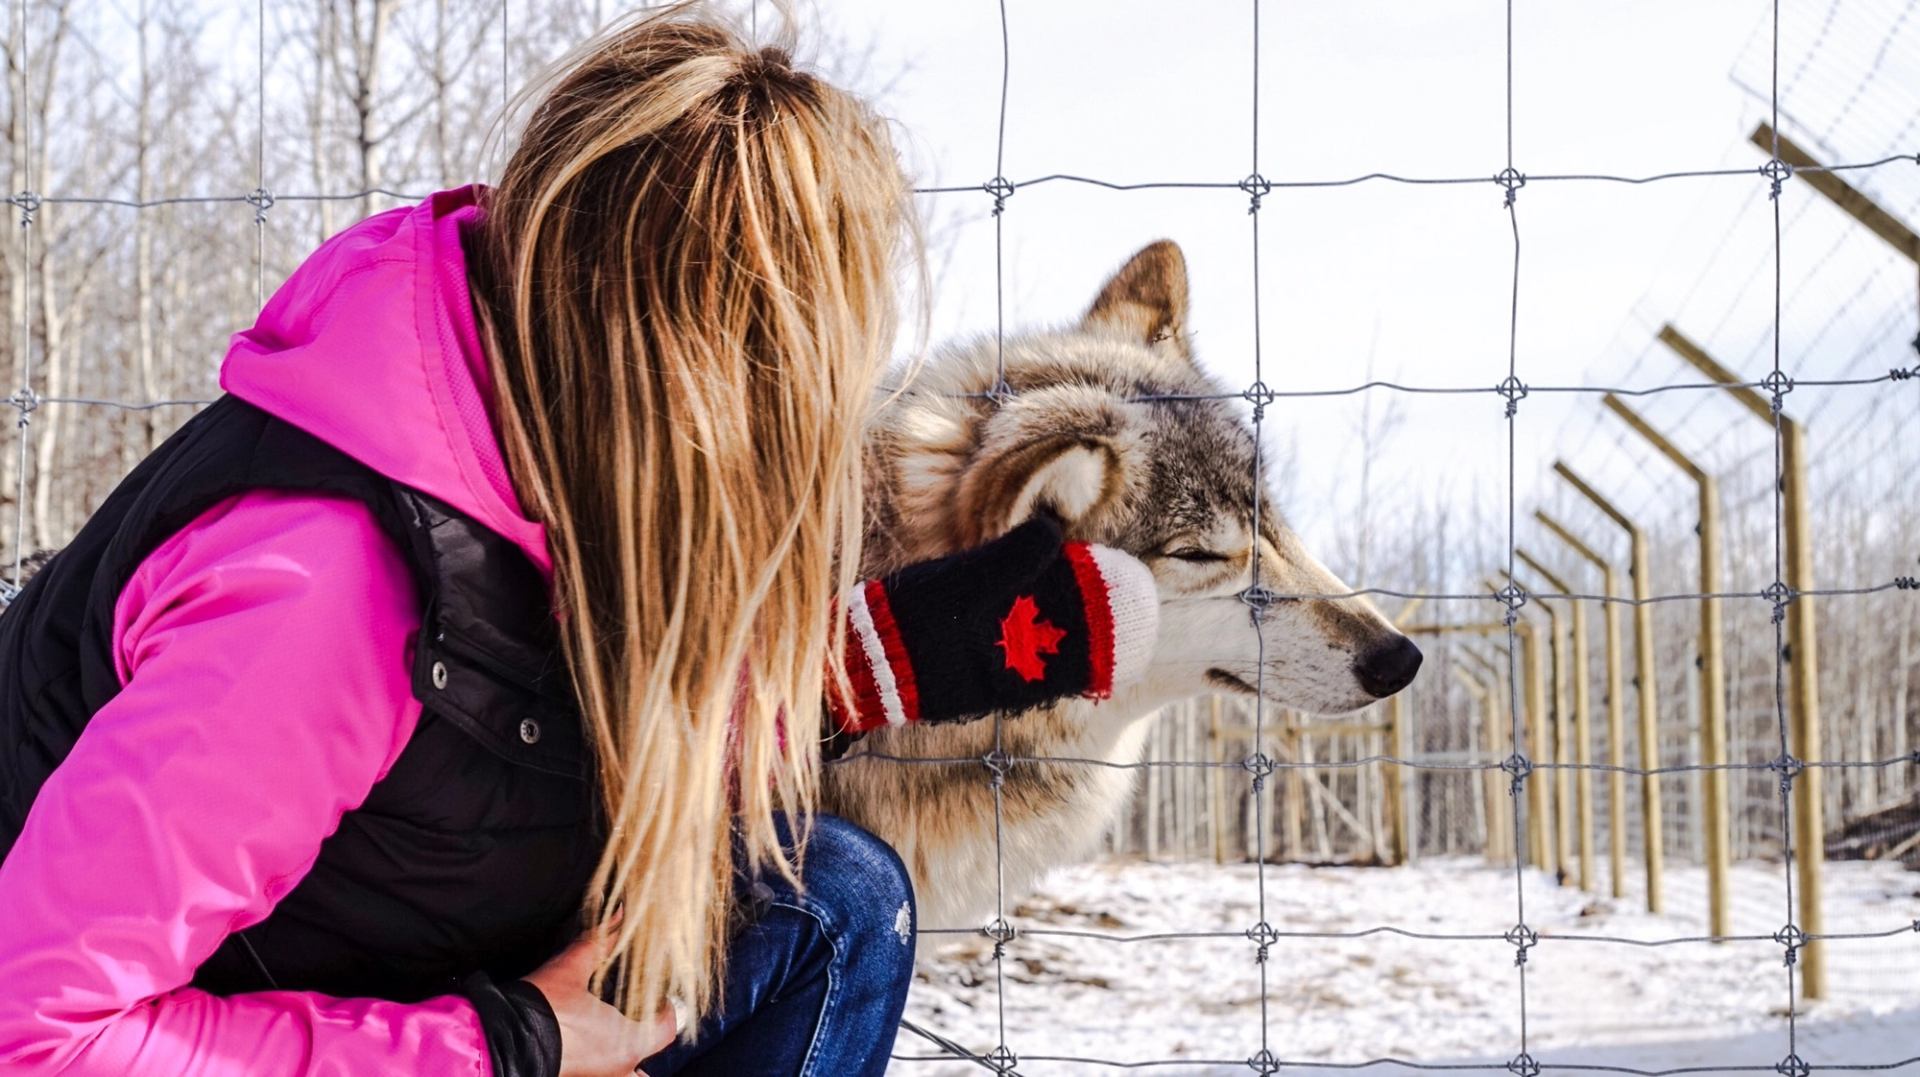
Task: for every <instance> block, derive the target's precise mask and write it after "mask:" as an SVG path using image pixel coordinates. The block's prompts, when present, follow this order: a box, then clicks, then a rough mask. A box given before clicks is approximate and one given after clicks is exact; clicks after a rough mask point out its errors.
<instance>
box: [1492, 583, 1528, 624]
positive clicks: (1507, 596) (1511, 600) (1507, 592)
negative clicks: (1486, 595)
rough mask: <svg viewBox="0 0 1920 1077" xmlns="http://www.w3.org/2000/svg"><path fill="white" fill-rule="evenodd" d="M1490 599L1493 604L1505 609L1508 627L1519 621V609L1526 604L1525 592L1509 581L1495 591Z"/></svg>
mask: <svg viewBox="0 0 1920 1077" xmlns="http://www.w3.org/2000/svg"><path fill="white" fill-rule="evenodd" d="M1490 597H1491V598H1492V599H1493V600H1494V601H1495V602H1498V603H1500V604H1501V605H1502V606H1505V607H1506V608H1507V617H1506V620H1507V624H1509V625H1511V624H1513V623H1514V622H1516V621H1518V620H1519V619H1520V607H1522V606H1524V605H1526V604H1527V592H1526V590H1525V589H1524V588H1522V587H1520V586H1519V585H1517V584H1515V583H1514V582H1513V581H1511V580H1509V581H1507V585H1506V586H1505V587H1502V588H1500V589H1499V590H1498V591H1495V592H1494V593H1493V594H1492V595H1491V596H1490Z"/></svg>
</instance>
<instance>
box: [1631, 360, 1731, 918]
mask: <svg viewBox="0 0 1920 1077" xmlns="http://www.w3.org/2000/svg"><path fill="white" fill-rule="evenodd" d="M1600 402H1601V403H1602V404H1604V405H1606V407H1607V408H1608V409H1609V410H1611V411H1612V412H1613V413H1614V414H1615V415H1618V416H1619V417H1620V418H1621V419H1622V420H1623V421H1624V422H1625V423H1626V424H1627V425H1628V426H1630V427H1632V428H1633V430H1634V432H1635V433H1637V434H1639V435H1640V436H1641V437H1643V438H1645V439H1646V440H1647V442H1648V444H1650V445H1652V446H1653V447H1654V448H1656V449H1658V450H1660V453H1661V455H1663V456H1665V457H1666V458H1667V459H1668V460H1671V461H1673V463H1674V465H1675V466H1676V467H1678V468H1680V470H1682V471H1684V472H1686V473H1687V476H1688V477H1689V478H1691V479H1692V480H1693V482H1694V487H1695V489H1696V490H1697V491H1698V493H1699V512H1700V522H1699V526H1698V527H1697V529H1696V530H1697V531H1698V534H1699V536H1700V593H1701V594H1702V595H1705V596H1707V597H1705V598H1702V599H1701V600H1700V653H1699V656H1698V658H1699V663H1700V677H1699V683H1700V744H1701V756H1702V759H1701V762H1702V763H1704V764H1705V765H1706V766H1707V768H1708V769H1707V772H1706V775H1705V781H1704V783H1703V784H1704V786H1705V792H1706V796H1705V799H1706V804H1705V805H1704V807H1705V810H1704V811H1703V812H1702V813H1701V814H1702V815H1703V816H1704V817H1705V820H1706V843H1705V844H1706V850H1705V852H1706V860H1707V922H1708V929H1709V932H1710V933H1711V934H1713V935H1716V936H1724V935H1728V934H1730V933H1731V932H1732V930H1733V914H1732V896H1731V894H1730V893H1729V892H1728V874H1729V872H1730V871H1731V870H1732V865H1731V860H1732V854H1731V850H1730V848H1729V846H1730V844H1731V835H1730V833H1729V829H1728V818H1727V772H1726V771H1725V770H1724V769H1721V768H1724V767H1725V766H1726V764H1727V669H1726V658H1725V652H1724V651H1723V650H1722V647H1721V618H1720V600H1719V599H1718V598H1715V597H1713V596H1714V595H1717V594H1718V593H1719V592H1720V486H1719V484H1718V483H1717V482H1715V481H1714V478H1713V476H1712V475H1709V474H1707V471H1706V469H1705V468H1703V467H1701V466H1700V465H1699V464H1697V463H1695V462H1694V460H1693V459H1692V458H1691V457H1689V456H1687V455H1686V454H1685V453H1683V452H1681V451H1680V449H1679V448H1678V447H1677V446H1676V445H1674V443H1673V442H1671V441H1669V440H1667V438H1666V436H1665V435H1663V434H1661V433H1660V432H1659V431H1658V430H1655V429H1654V428H1653V426H1652V425H1651V424H1649V423H1648V422H1647V421H1646V419H1644V418H1642V417H1641V416H1640V414H1639V413H1638V412H1636V411H1634V410H1633V409H1632V408H1630V407H1628V406H1627V405H1626V403H1625V402H1623V401H1622V400H1621V399H1620V398H1619V397H1617V396H1614V395H1613V394H1612V393H1608V394H1607V395H1606V396H1604V397H1602V398H1601V401H1600Z"/></svg>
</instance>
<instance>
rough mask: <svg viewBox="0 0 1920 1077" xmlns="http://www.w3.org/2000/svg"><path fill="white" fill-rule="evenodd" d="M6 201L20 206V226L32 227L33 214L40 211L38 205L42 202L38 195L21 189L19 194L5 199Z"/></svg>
mask: <svg viewBox="0 0 1920 1077" xmlns="http://www.w3.org/2000/svg"><path fill="white" fill-rule="evenodd" d="M7 201H9V202H11V203H13V204H14V205H16V206H18V207H20V227H22V228H30V227H32V226H33V215H34V214H35V213H38V212H40V206H41V204H42V202H41V198H40V196H39V195H37V194H35V193H33V192H32V191H21V192H20V193H19V194H16V195H14V196H13V197H12V198H9V199H7Z"/></svg>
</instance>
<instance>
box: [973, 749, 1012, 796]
mask: <svg viewBox="0 0 1920 1077" xmlns="http://www.w3.org/2000/svg"><path fill="white" fill-rule="evenodd" d="M980 765H981V766H983V767H985V768H987V784H988V785H991V786H993V787H994V788H995V789H998V788H1000V787H1001V786H1002V785H1004V784H1006V781H1007V771H1008V770H1009V769H1010V768H1011V767H1012V766H1013V757H1012V756H1010V755H1008V754H1007V753H1006V750H1005V749H1004V748H995V749H994V750H992V751H990V752H988V753H987V754H985V755H983V756H981V757H980Z"/></svg>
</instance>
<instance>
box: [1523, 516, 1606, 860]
mask: <svg viewBox="0 0 1920 1077" xmlns="http://www.w3.org/2000/svg"><path fill="white" fill-rule="evenodd" d="M1514 556H1516V557H1518V558H1520V560H1521V561H1523V562H1525V563H1526V564H1527V566H1528V567H1530V568H1532V569H1533V570H1534V571H1535V572H1538V573H1539V574H1540V577H1541V578H1542V579H1544V580H1546V581H1547V585H1548V586H1549V587H1552V588H1554V589H1555V590H1557V591H1559V592H1560V593H1561V594H1563V595H1570V594H1573V592H1574V588H1573V587H1571V586H1570V585H1569V584H1568V583H1567V581H1566V580H1565V579H1564V578H1562V577H1561V576H1559V575H1558V574H1556V573H1554V572H1553V571H1552V570H1550V569H1548V568H1547V566H1546V565H1544V564H1542V563H1541V562H1540V561H1539V559H1537V558H1535V557H1533V556H1532V555H1530V554H1528V553H1527V551H1525V550H1522V549H1519V548H1517V547H1516V548H1515V549H1514ZM1567 604H1568V605H1569V606H1571V607H1572V608H1573V615H1572V617H1573V646H1572V651H1573V654H1572V659H1571V665H1572V674H1573V676H1572V681H1573V683H1572V686H1571V687H1572V691H1573V730H1572V732H1571V733H1569V732H1568V730H1567V727H1566V724H1565V717H1564V715H1563V716H1562V722H1561V725H1560V729H1559V743H1560V744H1561V745H1562V746H1563V748H1564V746H1565V745H1566V744H1568V743H1569V742H1571V743H1572V745H1573V762H1574V764H1575V765H1576V766H1575V769H1574V772H1573V774H1572V775H1571V778H1572V781H1573V784H1574V802H1575V809H1574V814H1575V815H1576V816H1577V821H1576V823H1575V827H1574V829H1575V831H1576V837H1575V841H1574V844H1575V845H1576V846H1577V847H1578V855H1579V858H1580V889H1582V890H1592V889H1593V887H1594V872H1593V772H1592V771H1590V770H1588V769H1587V766H1588V765H1589V764H1590V763H1592V762H1593V758H1592V747H1591V745H1592V740H1591V737H1590V733H1589V729H1590V726H1591V719H1590V711H1591V709H1592V689H1591V685H1590V684H1589V681H1590V680H1591V677H1590V676H1589V670H1588V668H1587V653H1588V652H1587V607H1586V605H1585V604H1583V603H1582V602H1580V601H1579V600H1578V599H1568V600H1567ZM1559 758H1560V761H1561V762H1562V763H1564V762H1567V756H1566V752H1565V751H1564V750H1563V751H1561V752H1560V756H1559ZM1568 778H1569V775H1568V774H1567V772H1566V771H1561V772H1560V781H1561V782H1562V785H1561V794H1560V795H1561V800H1562V802H1563V803H1564V802H1565V800H1566V795H1567V794H1566V786H1565V783H1566V782H1567V780H1568Z"/></svg>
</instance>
